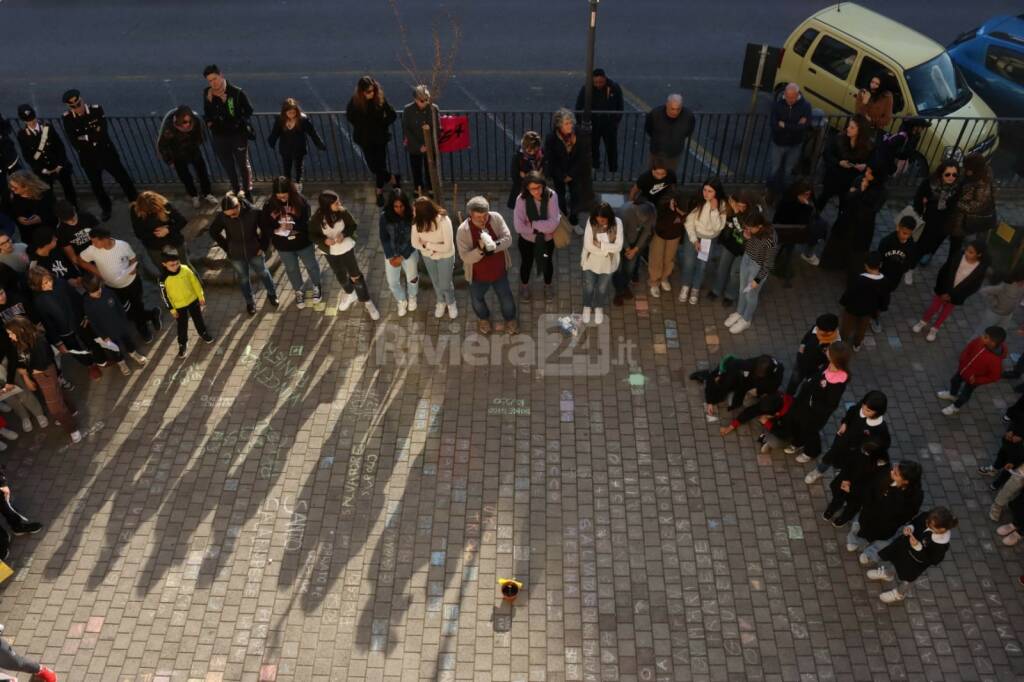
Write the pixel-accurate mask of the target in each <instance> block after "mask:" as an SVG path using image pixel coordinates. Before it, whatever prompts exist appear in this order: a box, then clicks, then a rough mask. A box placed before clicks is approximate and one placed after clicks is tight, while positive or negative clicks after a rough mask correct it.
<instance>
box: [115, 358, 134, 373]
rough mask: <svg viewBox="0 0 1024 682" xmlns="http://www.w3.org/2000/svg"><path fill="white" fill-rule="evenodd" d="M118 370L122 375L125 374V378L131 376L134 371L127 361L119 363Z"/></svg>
mask: <svg viewBox="0 0 1024 682" xmlns="http://www.w3.org/2000/svg"><path fill="white" fill-rule="evenodd" d="M117 368H118V369H120V370H121V374H123V375H124V376H128V375H129V374H131V373H132V370H131V368H129V367H128V362H127V361H126V360H122V361H121V362H119V363H117Z"/></svg>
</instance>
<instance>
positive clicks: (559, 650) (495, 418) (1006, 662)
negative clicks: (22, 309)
mask: <svg viewBox="0 0 1024 682" xmlns="http://www.w3.org/2000/svg"><path fill="white" fill-rule="evenodd" d="M496 203H498V202H496ZM891 208H898V207H890V209H891ZM890 209H887V211H886V212H885V213H884V214H883V216H882V217H881V219H880V225H885V226H887V225H891V224H892V222H891V221H892V215H893V212H892V210H890ZM354 210H355V212H356V215H357V217H358V218H359V220H360V222H361V225H362V226H363V227H362V228H361V232H360V235H361V239H362V241H363V244H364V245H363V246H362V248H361V251H360V259H361V262H362V263H363V265H364V267H365V269H366V271H367V272H368V273H369V275H370V283H371V291H372V294H373V296H374V297H375V298H376V300H377V301H378V302H379V303H381V304H382V306H381V307H382V311H383V313H384V318H383V320H382V321H381V322H380V323H376V324H375V323H373V322H371V321H370V320H369V318H368V317H367V316H366V314H365V313H364V312H363V311H362V310H361V309H359V308H358V307H354V308H353V309H352V310H350V311H348V312H344V313H336V311H335V309H334V306H333V304H332V305H328V306H327V307H326V308H324V309H319V310H317V309H311V308H307V309H305V310H301V311H300V310H298V309H296V308H295V307H294V306H293V298H292V294H291V292H290V290H288V289H287V285H285V293H284V294H283V296H282V304H283V305H282V308H281V309H280V310H279V311H275V310H271V309H268V307H266V306H264V307H263V310H262V311H261V312H260V313H259V315H258V316H256V317H255V318H253V319H249V318H247V317H246V316H245V312H244V309H243V306H242V301H241V297H240V296H239V295H238V293H237V291H236V290H234V289H233V288H224V287H221V288H217V289H214V290H212V291H211V292H210V295H209V300H210V306H209V309H208V314H207V318H208V320H209V321H210V323H211V326H212V327H213V329H214V331H215V332H216V333H217V334H218V340H217V342H216V344H215V345H213V346H205V345H202V344H199V345H198V346H195V347H194V348H193V349H192V350H191V353H190V355H189V356H188V358H187V359H185V360H184V361H178V360H176V359H175V358H174V350H175V341H174V338H173V333H172V332H171V331H169V330H165V331H164V332H162V333H161V334H160V336H159V337H158V340H157V341H155V342H154V344H153V345H152V347H151V349H150V351H149V353H150V355H151V357H152V359H153V361H152V362H151V363H150V365H149V366H148V367H146V368H144V369H142V370H136V371H135V372H134V373H133V374H132V376H130V377H128V378H126V379H123V378H122V377H121V376H119V375H117V373H116V372H109V371H108V372H107V373H106V375H105V376H104V378H103V379H102V381H100V382H98V383H93V384H91V385H90V384H89V382H88V380H87V379H86V378H85V377H84V376H79V375H78V370H79V369H80V368H77V367H76V368H74V369H73V370H72V372H75V373H76V378H77V379H79V381H78V382H77V383H78V384H79V388H78V390H77V391H76V393H75V398H76V399H77V400H78V401H80V402H81V403H82V404H83V405H84V407H83V410H82V412H83V418H84V419H83V422H84V424H85V425H86V426H87V427H88V433H87V437H86V439H85V440H84V442H83V443H82V444H81V445H80V446H70V447H69V446H66V445H65V441H64V439H63V437H62V435H61V434H59V433H57V432H55V430H54V429H52V428H51V429H49V430H48V431H46V432H45V433H44V434H39V433H38V432H35V433H33V434H31V437H25V436H23V441H22V443H21V447H20V448H19V449H18V450H16V451H13V452H8V453H7V454H6V462H5V463H6V465H7V467H8V474H9V476H10V478H11V480H12V481H13V485H14V487H15V497H16V499H17V501H18V502H19V506H21V507H23V508H24V510H25V512H26V513H28V514H29V515H30V516H32V517H33V518H38V519H40V520H41V521H43V522H45V523H46V525H47V528H46V529H45V531H44V532H43V533H41V534H39V535H36V536H29V537H23V538H18V539H16V540H15V542H14V548H13V552H12V558H11V562H12V564H13V565H14V567H15V568H16V570H17V573H16V575H15V576H14V577H13V578H12V579H10V580H9V581H8V582H7V583H6V584H5V585H4V586H3V588H0V589H2V590H3V604H4V621H5V623H6V625H7V632H8V634H9V635H10V636H12V637H13V639H14V641H15V643H16V646H17V647H18V648H19V649H21V650H22V651H23V653H27V654H29V655H31V656H33V657H39V658H41V659H43V660H44V661H45V662H47V663H48V664H50V665H52V666H53V667H55V668H56V670H57V671H58V672H60V673H61V674H62V676H63V677H62V679H66V680H72V681H74V682H79V681H82V680H97V681H100V680H103V681H104V682H106V681H113V680H117V681H119V682H120V681H124V682H128V681H136V680H139V681H141V680H145V681H146V682H168V681H172V680H173V681H175V682H178V681H181V682H186V681H188V682H192V681H206V682H220V681H221V680H225V681H227V680H253V681H256V680H258V681H260V682H271V681H273V680H317V681H320V680H323V681H326V680H339V681H340V680H364V679H365V680H396V681H397V680H414V679H419V680H435V679H436V680H548V681H552V682H554V681H561V680H567V681H568V680H689V679H695V680H748V679H765V680H829V679H835V680H883V679H909V680H923V679H928V680H1010V679H1021V676H1022V675H1024V654H1022V649H1021V647H1022V640H1024V602H1022V590H1021V588H1020V587H1019V586H1018V585H1017V582H1016V580H1017V576H1018V575H1020V574H1021V573H1024V561H1022V560H1021V559H1022V557H1021V553H1020V551H1019V548H1014V549H1008V548H1004V547H1002V546H1001V545H999V544H998V543H997V542H995V541H994V540H995V534H994V525H993V524H992V523H990V522H989V521H988V519H987V515H986V512H987V509H988V506H989V504H990V501H991V493H990V492H989V491H988V489H987V485H988V482H989V479H985V478H982V477H980V476H978V475H977V474H976V473H975V472H974V469H975V467H976V466H977V465H978V464H979V463H982V462H987V461H988V459H989V457H990V456H991V454H992V453H993V452H994V451H995V449H996V445H997V442H998V439H999V436H1000V434H1001V432H1002V431H1001V426H1002V425H1001V423H1000V414H1001V412H1002V409H1003V408H1004V407H1005V406H1006V405H1007V402H1008V401H1012V400H1013V398H1014V394H1013V393H1012V390H1011V385H1010V383H1009V382H1002V383H1000V384H998V385H995V386H991V387H987V388H984V389H982V390H980V391H978V393H977V394H976V396H975V399H974V400H973V401H972V402H971V403H970V404H969V405H968V406H967V408H965V409H964V410H963V411H962V412H961V413H960V415H959V416H957V417H955V418H947V417H944V416H943V415H942V414H940V412H939V410H940V408H941V407H942V406H943V404H942V403H941V402H939V401H938V400H937V399H936V398H935V397H934V391H935V390H936V389H937V388H940V387H941V386H942V385H943V383H944V382H945V381H946V379H947V378H948V375H949V374H950V373H951V372H952V370H953V368H954V366H955V362H956V355H957V353H958V352H959V350H960V348H961V347H962V345H963V344H964V343H965V342H966V340H967V339H968V337H969V335H970V332H971V330H972V329H973V327H974V325H976V324H977V323H978V320H979V317H980V310H979V308H978V304H977V301H975V302H973V304H972V305H968V306H967V309H966V310H958V311H957V312H956V313H955V314H954V316H953V317H952V318H951V319H950V320H949V322H948V324H947V325H946V327H945V328H944V329H943V332H942V333H941V334H940V336H939V338H938V340H937V341H936V342H935V343H926V342H925V340H924V339H923V338H922V337H921V336H915V335H914V334H913V333H912V332H911V331H910V325H911V323H912V322H913V321H914V320H915V319H916V318H917V316H918V315H919V314H920V311H921V310H923V308H924V306H925V305H926V302H927V299H928V298H929V296H930V287H931V284H932V279H933V277H934V273H935V271H936V267H935V266H932V267H931V268H930V269H928V270H924V271H919V273H922V274H919V276H918V277H917V281H916V282H915V283H914V285H913V286H909V287H901V289H900V290H899V292H898V294H897V296H896V297H895V303H894V307H893V309H892V311H891V312H889V313H888V314H887V315H886V317H885V318H884V322H885V329H884V331H883V332H882V333H881V334H880V335H873V336H869V338H868V339H867V341H866V343H865V349H864V351H863V352H861V353H860V354H859V355H858V356H856V359H855V365H854V367H853V370H852V371H853V382H852V385H851V389H850V390H849V391H848V393H847V395H846V400H848V401H852V400H855V399H857V398H858V397H859V396H861V395H862V394H863V393H864V392H865V391H867V390H868V389H871V388H879V389H882V390H884V391H886V393H888V395H889V396H890V406H891V407H890V419H891V424H892V428H893V431H894V453H895V456H897V457H912V458H916V459H919V460H920V461H921V462H922V463H923V465H924V467H925V471H926V474H925V486H926V505H931V504H947V505H949V506H951V507H952V508H953V509H954V510H955V511H956V512H957V513H958V514H960V517H961V520H962V521H961V526H960V528H959V529H958V531H957V532H956V533H955V535H954V539H953V545H952V551H951V553H950V555H949V557H948V558H947V560H946V562H945V563H943V564H942V566H941V567H940V568H939V569H937V570H933V571H931V572H930V573H928V574H927V578H926V579H925V580H923V581H921V582H919V583H918V586H917V587H916V590H915V592H914V594H913V595H912V596H911V598H909V599H908V600H907V601H906V602H904V603H903V604H902V605H897V606H886V605H883V604H882V603H881V602H879V600H878V594H879V586H878V584H876V583H872V582H869V581H868V580H867V579H866V578H865V577H864V572H863V570H862V569H861V568H860V566H859V565H858V564H857V561H856V558H855V557H854V556H853V555H850V554H847V553H846V552H845V549H844V548H843V533H842V532H840V531H837V530H835V529H833V528H832V526H831V525H829V524H827V523H825V522H823V521H822V520H821V518H820V513H821V511H822V509H823V507H824V506H825V500H826V498H825V488H824V485H823V484H822V483H819V484H816V485H813V486H810V487H809V486H807V485H805V484H804V483H803V480H802V478H803V475H804V473H805V470H804V468H803V467H801V466H799V465H796V464H795V463H794V462H793V461H792V459H791V458H790V457H784V456H783V455H782V454H781V453H776V454H775V455H774V456H759V455H758V454H757V449H756V443H754V441H753V432H752V431H749V430H746V429H744V430H742V431H740V432H739V433H738V434H733V435H732V436H730V437H727V438H725V439H723V438H720V437H719V436H718V434H717V425H714V428H709V426H708V425H707V424H705V422H704V420H703V417H702V415H701V397H700V394H699V391H698V389H697V388H696V387H695V385H694V384H692V383H691V382H688V381H687V380H686V379H685V375H686V374H688V373H689V372H690V371H692V370H693V369H694V368H695V367H699V366H706V364H707V363H709V362H714V361H716V360H717V359H718V357H719V356H720V355H721V354H722V353H726V352H728V353H734V354H738V355H743V356H748V355H752V354H755V353H759V352H762V351H772V352H774V353H777V354H779V355H780V357H781V358H782V359H783V360H784V361H785V362H786V363H787V365H788V364H790V363H791V362H792V355H793V352H794V350H795V346H796V343H797V341H798V339H799V338H800V336H801V334H802V333H803V332H804V331H806V329H807V328H808V327H809V326H810V325H811V324H812V323H813V321H814V318H815V316H816V315H817V314H818V313H820V312H823V311H827V310H836V304H835V301H836V299H837V298H838V295H839V282H838V281H837V279H836V278H835V277H833V276H830V275H827V274H826V273H821V272H818V271H816V270H814V269H812V268H809V267H807V266H806V265H804V264H803V263H799V265H798V276H797V278H796V280H795V282H794V286H793V288H791V289H784V288H783V287H782V286H781V283H780V281H779V280H777V279H772V280H771V281H770V282H769V284H768V286H767V289H766V291H765V294H764V295H763V296H762V306H761V309H760V310H759V311H758V314H757V317H756V319H755V324H754V326H753V327H752V328H751V329H750V330H749V331H748V332H747V333H745V334H743V335H742V336H739V337H733V336H731V335H729V334H728V333H725V331H726V330H725V328H724V327H723V326H722V324H721V322H722V319H723V318H724V317H725V315H726V312H727V311H725V310H724V309H723V308H722V307H721V306H719V305H718V304H717V303H710V302H702V303H701V304H700V305H697V306H690V305H680V304H678V303H676V302H675V296H674V295H672V296H671V297H662V298H661V299H660V300H648V299H647V298H645V297H643V296H641V297H639V298H638V299H637V300H636V301H635V304H634V305H630V306H628V307H626V308H624V309H614V310H612V312H611V321H610V324H608V323H606V325H605V326H604V328H603V329H602V332H603V335H602V334H601V333H597V332H588V334H587V336H586V337H585V339H584V340H582V341H581V342H580V343H579V344H578V345H577V346H576V347H574V348H570V347H568V345H567V343H566V342H564V341H561V342H560V341H559V339H560V336H559V335H558V334H557V332H555V333H552V332H551V327H552V326H553V324H554V322H553V320H552V317H550V316H556V315H560V314H566V313H569V312H570V311H572V310H576V311H577V312H578V308H579V306H580V295H581V294H580V276H579V270H578V259H577V257H576V256H575V255H573V254H572V253H561V252H560V253H559V254H558V256H557V261H558V271H557V274H556V281H557V282H558V283H559V286H558V296H557V302H553V303H544V302H542V301H538V300H535V301H534V302H532V303H527V304H525V305H522V307H521V317H522V323H523V328H524V330H525V332H526V333H525V334H523V335H522V336H520V337H518V338H517V339H516V340H515V341H514V342H509V341H505V343H514V344H515V346H514V347H512V348H505V349H503V348H502V347H501V346H500V345H499V342H497V341H493V340H492V341H490V342H486V343H475V341H474V339H475V337H474V334H473V333H472V330H473V329H474V328H475V320H474V318H473V316H472V314H471V311H470V308H469V304H468V298H467V293H466V291H465V290H464V289H462V290H460V291H459V294H458V298H459V305H460V313H461V314H460V317H459V318H458V319H457V320H455V321H448V320H444V321H438V320H435V319H434V318H433V316H432V309H433V302H434V298H433V293H432V292H430V291H429V290H428V291H426V292H424V293H423V294H422V295H421V297H420V308H419V310H418V311H417V312H416V313H414V314H411V315H410V316H407V317H405V318H402V319H399V318H397V317H396V314H395V304H394V301H393V300H392V299H391V297H390V295H389V294H388V292H387V289H386V287H385V285H384V281H383V272H382V270H383V268H382V267H381V261H382V256H381V252H380V247H379V244H378V242H377V239H376V236H375V235H376V229H375V219H374V210H375V209H373V208H372V207H370V206H365V205H360V206H356V207H354ZM1013 217H1015V218H1017V219H1020V218H1024V215H1022V211H1020V210H1017V212H1016V213H1015V214H1013ZM1019 222H1020V221H1019ZM879 231H880V232H882V233H885V232H887V231H888V229H887V228H882V229H880V230H879ZM327 276H329V271H328V270H327V269H326V267H325V277H327ZM278 280H279V282H283V281H284V277H283V273H281V272H279V273H278ZM328 291H329V292H330V294H331V297H330V298H329V299H328V300H329V301H331V302H332V303H333V301H334V300H335V298H334V295H335V294H336V292H337V286H336V285H335V283H334V282H333V280H331V281H330V284H329V286H328ZM261 300H262V295H261ZM539 327H540V328H541V331H542V332H543V333H541V334H538V333H537V330H538V328H539ZM403 339H405V340H408V342H406V341H403ZM1010 344H1011V350H1014V351H1017V350H1020V349H1021V347H1022V345H1024V344H1022V340H1021V339H1020V338H1018V337H1016V336H1011V339H1010ZM193 345H195V344H193ZM534 351H537V353H534ZM509 353H513V354H514V358H513V359H512V360H510V359H509V355H508V354H509ZM537 354H539V355H540V357H536V355H537ZM494 358H497V361H494ZM573 358H576V361H575V363H573V361H572V359H573ZM86 396H87V399H86ZM833 429H834V423H833V425H830V426H829V432H828V433H826V437H828V438H831V435H832V433H833V432H834V431H833ZM44 436H45V437H44ZM26 445H27V446H29V447H25V446H26ZM501 577H517V578H519V579H521V580H523V581H524V582H525V590H524V592H523V594H522V595H521V597H520V598H519V599H518V601H516V602H515V604H514V606H512V607H510V606H508V605H503V604H502V603H501V600H500V598H499V595H498V593H497V589H496V587H497V586H496V580H497V579H498V578H501Z"/></svg>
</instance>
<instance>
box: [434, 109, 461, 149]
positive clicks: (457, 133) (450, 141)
mask: <svg viewBox="0 0 1024 682" xmlns="http://www.w3.org/2000/svg"><path fill="white" fill-rule="evenodd" d="M437 148H438V149H439V150H440V151H442V152H459V151H462V150H463V149H469V116H442V117H441V136H440V139H439V140H438V141H437Z"/></svg>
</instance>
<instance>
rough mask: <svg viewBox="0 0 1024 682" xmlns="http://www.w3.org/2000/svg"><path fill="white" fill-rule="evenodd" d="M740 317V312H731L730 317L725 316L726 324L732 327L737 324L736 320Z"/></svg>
mask: <svg viewBox="0 0 1024 682" xmlns="http://www.w3.org/2000/svg"><path fill="white" fill-rule="evenodd" d="M738 319H740V314H739V313H731V314H730V315H729V317H727V318H725V326H726V327H731V326H733V325H734V324H736V320H738Z"/></svg>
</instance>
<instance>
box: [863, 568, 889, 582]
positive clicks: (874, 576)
mask: <svg viewBox="0 0 1024 682" xmlns="http://www.w3.org/2000/svg"><path fill="white" fill-rule="evenodd" d="M888 579H889V576H888V575H886V573H885V571H883V570H882V569H880V568H872V569H871V570H870V571H868V580H888Z"/></svg>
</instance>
